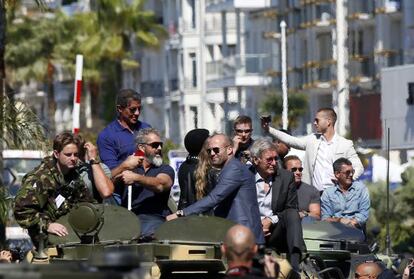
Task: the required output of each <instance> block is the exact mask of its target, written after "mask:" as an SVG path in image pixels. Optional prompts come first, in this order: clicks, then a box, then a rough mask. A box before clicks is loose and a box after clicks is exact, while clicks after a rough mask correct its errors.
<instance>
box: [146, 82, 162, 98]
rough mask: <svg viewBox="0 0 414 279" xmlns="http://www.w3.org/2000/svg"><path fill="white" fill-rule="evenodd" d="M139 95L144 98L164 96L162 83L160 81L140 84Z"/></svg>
mask: <svg viewBox="0 0 414 279" xmlns="http://www.w3.org/2000/svg"><path fill="white" fill-rule="evenodd" d="M141 94H142V95H143V96H144V97H155V98H159V97H162V96H163V95H164V83H163V82H162V81H144V82H141Z"/></svg>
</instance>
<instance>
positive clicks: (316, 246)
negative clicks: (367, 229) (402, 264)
mask: <svg viewBox="0 0 414 279" xmlns="http://www.w3.org/2000/svg"><path fill="white" fill-rule="evenodd" d="M302 227H303V238H304V240H305V244H306V247H307V253H308V258H307V259H306V260H305V263H304V265H308V266H311V267H312V269H313V270H314V271H315V272H316V273H317V275H318V278H338V279H342V278H353V274H354V273H355V269H356V266H357V265H358V264H360V263H362V262H366V261H377V262H380V258H379V257H378V256H377V255H376V254H375V253H373V252H372V251H371V249H370V246H369V244H368V243H367V242H366V241H365V235H364V233H363V232H362V231H361V230H359V229H355V228H352V227H349V226H345V225H343V224H341V223H331V222H322V221H314V222H309V223H304V224H302Z"/></svg>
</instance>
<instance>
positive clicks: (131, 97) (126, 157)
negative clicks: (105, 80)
mask: <svg viewBox="0 0 414 279" xmlns="http://www.w3.org/2000/svg"><path fill="white" fill-rule="evenodd" d="M141 108H142V105H141V94H139V93H138V92H136V91H135V90H133V89H122V90H120V91H119V92H118V95H117V98H116V112H117V119H115V120H114V121H112V122H111V123H109V125H108V126H107V127H106V128H105V129H103V130H102V132H100V134H99V135H98V140H97V145H98V149H99V155H100V157H101V160H102V162H103V163H104V164H105V165H107V166H108V167H109V169H110V170H111V175H112V177H116V176H117V175H118V174H120V173H122V172H123V171H124V170H133V169H134V168H136V167H137V166H138V164H139V161H140V160H141V158H139V157H137V156H133V154H134V152H135V142H134V135H135V134H136V133H137V132H138V131H139V130H141V129H144V128H149V127H151V126H150V125H149V124H147V123H145V122H141V121H139V120H138V118H139V116H140V113H141ZM123 188H124V185H122V183H121V184H120V183H117V184H116V185H115V191H114V194H113V197H114V199H115V201H116V202H117V203H118V204H120V203H121V196H122V192H123Z"/></svg>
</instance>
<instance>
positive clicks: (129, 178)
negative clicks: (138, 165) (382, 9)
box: [117, 170, 139, 185]
mask: <svg viewBox="0 0 414 279" xmlns="http://www.w3.org/2000/svg"><path fill="white" fill-rule="evenodd" d="M137 175H139V174H137V173H135V172H133V171H130V170H126V171H123V172H122V173H121V174H120V175H118V176H117V178H120V179H121V180H122V181H123V182H124V183H125V184H127V185H129V184H133V183H135V182H136V181H137Z"/></svg>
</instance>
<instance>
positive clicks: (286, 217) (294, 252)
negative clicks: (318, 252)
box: [250, 138, 305, 271]
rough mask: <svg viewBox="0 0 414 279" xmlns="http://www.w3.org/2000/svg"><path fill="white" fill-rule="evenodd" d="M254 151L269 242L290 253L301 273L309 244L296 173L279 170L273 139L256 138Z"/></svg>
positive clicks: (294, 265) (258, 186)
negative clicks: (304, 234)
mask: <svg viewBox="0 0 414 279" xmlns="http://www.w3.org/2000/svg"><path fill="white" fill-rule="evenodd" d="M250 152H251V155H252V162H253V166H254V169H252V170H253V171H254V174H255V179H256V192H257V201H258V203H259V210H260V217H261V222H262V229H263V233H264V234H265V237H266V243H267V244H268V245H269V246H271V247H274V248H276V250H277V251H278V252H287V254H288V259H289V261H290V264H291V265H292V268H293V269H294V270H295V271H299V270H300V269H299V264H300V260H301V257H302V251H304V250H305V243H304V241H303V235H302V225H301V219H300V217H299V213H298V196H297V192H296V185H295V181H294V178H293V174H292V173H291V172H288V171H287V170H285V169H279V168H278V166H277V160H278V154H277V151H276V146H275V145H274V144H273V143H272V142H271V140H270V139H268V138H259V139H256V140H255V142H254V143H253V145H252V147H251V148H250Z"/></svg>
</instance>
